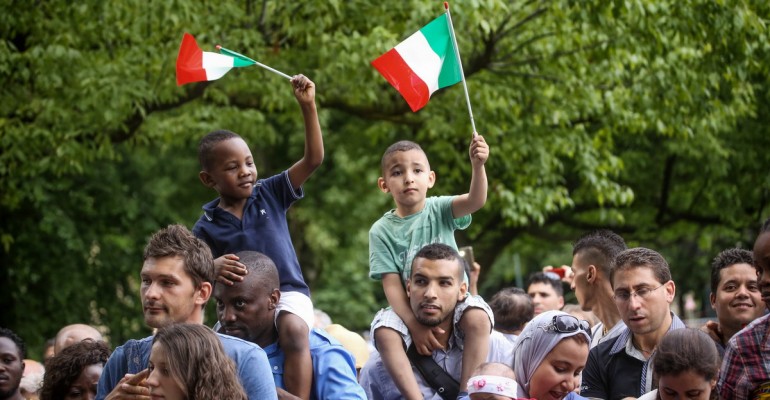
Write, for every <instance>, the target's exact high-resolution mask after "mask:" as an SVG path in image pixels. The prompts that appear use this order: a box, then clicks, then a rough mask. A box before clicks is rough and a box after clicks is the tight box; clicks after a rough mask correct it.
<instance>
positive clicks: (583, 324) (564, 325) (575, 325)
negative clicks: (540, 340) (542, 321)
mask: <svg viewBox="0 0 770 400" xmlns="http://www.w3.org/2000/svg"><path fill="white" fill-rule="evenodd" d="M541 328H543V330H544V331H553V332H558V333H572V332H577V331H580V330H584V331H586V332H588V335H589V336H591V325H589V324H588V321H584V320H581V319H577V317H574V316H572V315H555V316H554V317H553V320H552V321H551V324H550V325H547V326H541Z"/></svg>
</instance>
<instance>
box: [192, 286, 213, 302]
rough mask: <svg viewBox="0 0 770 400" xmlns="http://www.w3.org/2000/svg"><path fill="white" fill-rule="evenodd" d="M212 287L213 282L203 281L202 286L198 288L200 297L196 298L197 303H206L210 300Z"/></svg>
mask: <svg viewBox="0 0 770 400" xmlns="http://www.w3.org/2000/svg"><path fill="white" fill-rule="evenodd" d="M212 288H213V287H212V286H211V283H209V282H201V287H200V288H198V293H199V294H198V297H196V298H195V304H196V305H199V306H200V305H204V304H206V302H207V301H209V297H211V292H212Z"/></svg>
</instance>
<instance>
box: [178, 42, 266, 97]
mask: <svg viewBox="0 0 770 400" xmlns="http://www.w3.org/2000/svg"><path fill="white" fill-rule="evenodd" d="M220 51H222V52H223V53H225V54H219V53H211V52H208V51H203V50H201V49H200V47H198V43H197V42H196V41H195V38H194V37H193V36H192V35H191V34H189V33H185V34H184V37H182V45H181V46H179V55H178V56H177V58H176V84H177V85H178V86H182V85H184V84H185V83H190V82H201V81H213V80H215V79H219V78H221V77H222V76H224V74H226V73H227V72H228V71H230V70H231V69H233V68H234V67H248V66H250V65H254V64H256V63H255V61H254V60H251V59H249V58H247V57H245V56H243V55H240V54H238V53H235V52H231V51H225V50H224V49H221V48H220Z"/></svg>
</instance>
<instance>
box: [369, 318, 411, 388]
mask: <svg viewBox="0 0 770 400" xmlns="http://www.w3.org/2000/svg"><path fill="white" fill-rule="evenodd" d="M374 341H375V343H377V350H378V351H379V352H380V357H382V362H383V364H385V369H387V371H388V373H389V374H390V376H391V378H393V382H394V383H395V384H396V387H397V388H398V390H399V391H400V392H401V396H403V398H404V399H407V400H422V392H420V387H419V386H418V385H417V378H415V377H414V373H413V372H412V364H411V363H410V362H409V357H407V356H406V351H405V350H404V340H403V339H402V338H401V334H400V333H398V332H396V331H395V330H393V329H390V328H378V329H377V330H376V331H374Z"/></svg>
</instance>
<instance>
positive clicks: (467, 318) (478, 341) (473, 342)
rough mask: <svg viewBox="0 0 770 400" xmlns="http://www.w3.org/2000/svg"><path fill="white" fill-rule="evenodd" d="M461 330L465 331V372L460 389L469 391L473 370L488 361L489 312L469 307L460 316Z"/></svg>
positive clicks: (490, 325) (490, 327)
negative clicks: (468, 386)
mask: <svg viewBox="0 0 770 400" xmlns="http://www.w3.org/2000/svg"><path fill="white" fill-rule="evenodd" d="M460 330H462V332H463V337H464V339H463V343H464V348H463V372H462V376H461V377H460V391H461V392H465V391H467V389H468V388H467V387H466V386H467V383H468V379H471V378H472V375H471V374H473V370H475V369H476V367H478V366H479V365H481V364H482V363H484V362H486V361H487V355H489V334H490V332H491V331H492V323H491V322H490V321H489V316H488V315H487V313H486V312H485V311H484V310H482V309H480V308H468V309H466V310H465V312H463V315H462V317H460Z"/></svg>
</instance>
